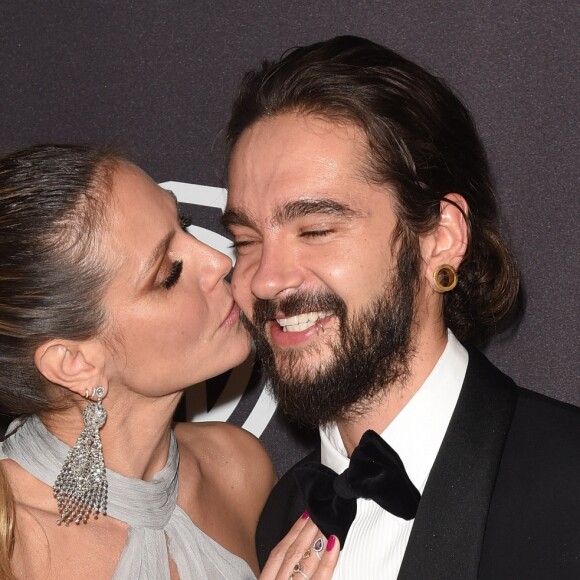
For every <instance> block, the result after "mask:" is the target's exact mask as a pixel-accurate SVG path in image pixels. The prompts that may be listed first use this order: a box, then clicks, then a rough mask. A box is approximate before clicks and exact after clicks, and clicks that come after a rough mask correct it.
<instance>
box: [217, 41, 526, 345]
mask: <svg viewBox="0 0 580 580" xmlns="http://www.w3.org/2000/svg"><path fill="white" fill-rule="evenodd" d="M284 113H298V114H304V115H316V116H320V117H323V118H326V119H328V120H331V121H333V120H334V121H336V122H345V121H346V122H352V123H354V124H356V125H357V126H358V127H360V128H361V129H362V130H363V131H364V134H365V136H366V139H367V145H368V155H367V158H366V160H365V167H364V169H365V173H366V175H365V176H366V178H367V179H369V180H370V181H372V182H373V183H377V184H384V185H388V186H389V188H390V190H392V191H394V195H395V207H396V211H397V217H398V226H397V229H396V234H395V240H394V241H397V239H399V240H400V241H401V242H402V244H401V247H407V248H408V247H409V246H408V244H409V243H412V244H414V245H417V246H418V243H419V236H420V235H423V234H426V233H428V232H430V231H431V230H432V229H433V228H434V227H435V226H436V224H437V223H438V220H439V217H440V209H441V201H442V200H443V199H444V198H445V196H446V195H447V194H450V193H458V194H460V195H462V196H463V197H464V198H465V200H466V202H467V205H468V208H469V209H468V212H467V215H466V216H465V217H466V220H467V224H468V230H469V242H468V248H467V252H466V254H465V257H464V259H463V261H462V263H461V265H460V267H459V270H458V274H459V283H458V285H457V287H456V288H455V290H453V291H451V292H448V293H446V294H445V295H444V316H445V322H446V325H447V326H448V327H449V328H450V329H451V330H452V331H453V332H454V334H455V335H456V336H457V337H458V338H459V339H460V340H463V341H466V342H471V343H474V344H482V343H484V342H486V340H487V339H488V338H489V337H490V336H491V335H493V334H494V333H495V332H496V331H498V330H501V329H503V327H504V326H506V325H507V323H508V322H509V320H510V319H511V318H512V316H513V315H514V314H515V312H516V311H517V306H518V296H519V272H518V269H517V266H516V264H515V261H514V258H513V256H512V254H511V253H510V251H509V249H508V247H507V245H506V244H505V242H504V240H503V239H502V237H501V235H500V232H499V228H498V212H497V204H496V200H495V195H494V191H493V188H492V183H491V178H490V172H489V167H488V163H487V159H486V155H485V151H484V148H483V146H482V143H481V141H480V139H479V136H478V134H477V131H476V128H475V125H474V123H473V120H472V118H471V115H470V114H469V112H468V111H467V109H466V107H465V106H464V105H463V104H462V102H461V101H460V100H459V99H458V98H457V97H456V96H455V95H454V94H453V92H452V91H451V90H450V89H449V87H448V86H447V85H446V84H445V82H444V81H442V80H441V79H439V78H436V77H435V76H433V75H432V74H430V73H429V72H427V71H426V70H424V69H423V68H422V67H420V66H418V65H417V64H415V63H413V62H411V61H409V60H407V59H405V58H404V57H402V56H401V55H399V54H397V53H396V52H394V51H392V50H390V49H388V48H385V47H383V46H380V45H378V44H376V43H374V42H371V41H369V40H366V39H364V38H359V37H354V36H339V37H336V38H332V39H330V40H327V41H325V42H320V43H316V44H312V45H310V46H305V47H299V48H295V49H293V50H291V51H289V52H288V53H286V54H285V55H284V56H283V57H282V58H281V59H280V60H278V61H275V62H269V61H264V62H263V63H262V66H261V67H260V68H258V69H256V70H252V71H249V72H247V73H246V75H245V76H244V78H243V80H242V83H241V87H240V91H239V94H238V96H237V98H236V100H235V102H234V104H233V108H232V114H231V118H230V121H229V124H228V130H227V136H226V147H227V155H228V158H230V157H231V155H232V153H233V151H234V149H235V146H236V144H237V142H238V140H239V138H240V136H241V134H242V133H243V132H244V131H245V130H246V129H247V128H248V127H250V126H251V125H253V124H254V123H255V122H257V121H259V120H261V119H264V118H268V117H273V116H275V115H279V114H284ZM413 254H415V255H417V252H413ZM399 259H405V257H404V256H401V255H399Z"/></svg>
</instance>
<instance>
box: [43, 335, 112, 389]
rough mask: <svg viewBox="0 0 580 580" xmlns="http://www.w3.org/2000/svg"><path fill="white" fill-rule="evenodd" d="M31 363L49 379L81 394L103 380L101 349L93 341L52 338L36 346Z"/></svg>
mask: <svg viewBox="0 0 580 580" xmlns="http://www.w3.org/2000/svg"><path fill="white" fill-rule="evenodd" d="M34 363H35V364H36V368H37V369H38V370H39V371H40V373H41V374H42V375H43V376H44V377H45V378H46V379H48V380H49V381H50V382H52V383H55V384H57V385H61V386H63V387H64V388H66V389H68V390H69V391H72V392H73V393H77V394H79V395H81V396H82V397H84V396H85V393H86V391H87V390H88V392H89V393H91V392H92V390H93V388H94V387H96V386H98V385H102V384H103V379H104V377H103V368H104V356H103V349H102V346H101V345H100V343H98V342H96V341H87V342H77V341H69V340H59V339H56V340H51V341H49V342H46V343H44V344H42V345H41V346H39V347H38V348H37V349H36V352H35V353H34Z"/></svg>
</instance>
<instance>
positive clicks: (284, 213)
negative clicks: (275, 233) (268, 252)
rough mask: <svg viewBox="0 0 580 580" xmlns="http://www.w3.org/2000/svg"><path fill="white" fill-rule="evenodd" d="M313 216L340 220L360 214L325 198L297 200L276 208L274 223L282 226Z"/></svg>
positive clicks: (342, 204)
mask: <svg viewBox="0 0 580 580" xmlns="http://www.w3.org/2000/svg"><path fill="white" fill-rule="evenodd" d="M312 214H326V215H332V216H336V217H340V218H349V217H356V216H358V215H360V214H359V212H357V211H355V210H354V209H352V208H351V207H350V206H348V205H347V204H345V203H341V202H339V201H336V200H334V199H328V198H325V197H314V198H306V199H297V200H295V201H290V202H288V203H285V204H283V205H280V206H278V207H276V208H275V210H274V215H273V217H272V222H273V223H274V224H276V225H282V224H284V223H287V222H290V221H292V220H295V219H298V218H301V217H306V216H308V215H312Z"/></svg>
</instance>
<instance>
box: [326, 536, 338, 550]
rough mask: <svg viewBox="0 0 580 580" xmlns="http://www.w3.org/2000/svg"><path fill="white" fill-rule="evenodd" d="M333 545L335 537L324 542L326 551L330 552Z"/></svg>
mask: <svg viewBox="0 0 580 580" xmlns="http://www.w3.org/2000/svg"><path fill="white" fill-rule="evenodd" d="M334 544H336V536H330V538H328V542H326V551H327V552H330V551H331V550H332V548H334Z"/></svg>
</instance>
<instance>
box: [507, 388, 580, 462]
mask: <svg viewBox="0 0 580 580" xmlns="http://www.w3.org/2000/svg"><path fill="white" fill-rule="evenodd" d="M517 395H518V396H517V402H516V406H515V410H514V415H513V418H512V424H511V428H510V432H509V434H508V440H507V442H506V450H505V452H504V455H505V454H506V453H508V454H509V452H510V451H511V452H512V453H513V459H514V460H516V459H517V460H518V461H522V460H525V459H526V458H527V459H528V460H530V461H531V460H532V459H533V460H534V461H535V462H538V461H539V460H540V459H541V460H542V462H544V461H545V462H547V463H549V464H550V465H553V466H556V465H559V464H560V463H564V464H565V465H567V466H568V467H569V468H574V469H578V470H580V407H577V406H575V405H571V404H568V403H564V402H562V401H558V400H557V399H553V398H551V397H548V396H546V395H542V394H540V393H537V392H534V391H530V390H528V389H524V388H521V387H518V388H517ZM524 449H525V450H527V452H525V455H524V456H523V457H522V456H521V453H523V452H524ZM540 465H541V464H540ZM565 469H566V468H565ZM542 471H543V470H542Z"/></svg>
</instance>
